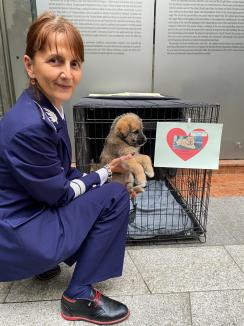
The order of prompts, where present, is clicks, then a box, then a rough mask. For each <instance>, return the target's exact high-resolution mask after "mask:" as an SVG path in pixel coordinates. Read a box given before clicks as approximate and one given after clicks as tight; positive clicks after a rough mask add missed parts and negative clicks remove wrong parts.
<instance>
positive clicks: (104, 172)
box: [96, 168, 108, 185]
mask: <svg viewBox="0 0 244 326" xmlns="http://www.w3.org/2000/svg"><path fill="white" fill-rule="evenodd" d="M96 173H98V174H99V177H100V185H103V184H104V183H105V182H106V181H107V180H108V170H107V169H105V168H101V169H99V170H97V171H96Z"/></svg>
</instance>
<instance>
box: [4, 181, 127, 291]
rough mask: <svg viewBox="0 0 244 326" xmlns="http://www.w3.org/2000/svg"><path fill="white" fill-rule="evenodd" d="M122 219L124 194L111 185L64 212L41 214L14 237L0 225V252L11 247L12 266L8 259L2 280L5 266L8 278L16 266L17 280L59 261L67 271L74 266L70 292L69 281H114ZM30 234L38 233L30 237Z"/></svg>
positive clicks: (122, 235)
mask: <svg viewBox="0 0 244 326" xmlns="http://www.w3.org/2000/svg"><path fill="white" fill-rule="evenodd" d="M94 206H95V207H96V209H95V210H94ZM94 211H98V212H99V214H97V215H96V214H94V213H93V212H94ZM128 215H129V197H128V193H127V190H126V189H125V188H124V187H123V186H122V185H120V184H119V183H116V182H112V183H108V184H104V185H103V186H102V187H97V188H94V189H92V190H89V191H88V192H86V193H84V194H83V195H81V196H79V197H77V198H76V199H74V200H73V201H72V202H70V203H69V204H68V205H66V206H64V207H60V208H57V209H48V210H46V211H44V212H43V213H42V214H40V215H39V216H38V217H36V218H34V219H32V220H31V221H29V222H28V223H25V224H23V225H21V226H19V227H18V228H16V229H14V231H13V229H12V228H11V227H9V226H8V224H5V223H3V222H2V221H1V222H0V229H1V238H2V240H1V242H2V248H1V250H4V246H3V244H4V243H5V247H6V249H7V248H8V254H9V248H11V243H12V248H11V249H12V251H15V260H14V261H11V256H10V254H9V255H8V257H9V259H8V260H6V261H5V262H4V263H5V267H4V269H5V275H6V280H8V274H7V271H8V267H7V266H9V271H10V274H12V273H13V269H14V266H15V265H16V269H19V270H18V276H16V279H18V278H19V279H21V278H23V277H24V278H26V277H28V276H29V277H31V276H33V275H35V274H39V273H41V272H44V271H46V270H48V269H50V268H52V267H54V266H55V265H56V264H58V263H60V262H62V261H65V262H66V263H67V264H68V265H72V264H73V263H75V262H76V267H75V270H74V274H73V277H72V279H71V283H70V287H71V288H72V281H73V282H74V284H77V283H80V284H92V283H94V282H99V281H102V280H105V279H108V278H111V277H116V276H120V275H121V274H122V268H123V259H124V250H125V249H124V248H125V240H126V233H127V226H128ZM54 229H55V234H54V232H53V230H54ZM33 230H38V231H36V232H35V233H34V234H33ZM26 234H29V237H26ZM44 244H45V246H46V248H47V250H45V247H44ZM38 246H39V247H40V251H39V252H38V249H37V248H38ZM50 248H52V250H50ZM18 257H19V258H18ZM2 264H3V262H1V266H2V268H3V265H2ZM21 266H22V270H23V275H22V274H21ZM28 270H29V271H30V272H29V274H28ZM73 290H74V289H73Z"/></svg>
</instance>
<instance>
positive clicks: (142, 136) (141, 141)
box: [138, 135, 147, 145]
mask: <svg viewBox="0 0 244 326" xmlns="http://www.w3.org/2000/svg"><path fill="white" fill-rule="evenodd" d="M138 140H139V143H140V145H143V144H145V143H146V141H147V137H146V136H144V135H141V136H140V138H139V139H138Z"/></svg>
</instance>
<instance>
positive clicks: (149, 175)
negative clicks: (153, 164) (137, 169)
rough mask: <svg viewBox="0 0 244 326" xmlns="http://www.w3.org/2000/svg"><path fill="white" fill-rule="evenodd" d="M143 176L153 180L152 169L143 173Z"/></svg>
mask: <svg viewBox="0 0 244 326" xmlns="http://www.w3.org/2000/svg"><path fill="white" fill-rule="evenodd" d="M145 174H146V176H148V178H153V177H154V171H153V169H150V170H147V171H145Z"/></svg>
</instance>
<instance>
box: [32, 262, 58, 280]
mask: <svg viewBox="0 0 244 326" xmlns="http://www.w3.org/2000/svg"><path fill="white" fill-rule="evenodd" d="M60 272H61V268H60V266H59V265H57V266H56V267H54V268H52V269H49V271H46V272H44V273H42V274H39V275H36V276H35V278H37V279H38V280H40V281H48V280H51V279H52V278H54V277H55V276H57V275H59V274H60Z"/></svg>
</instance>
